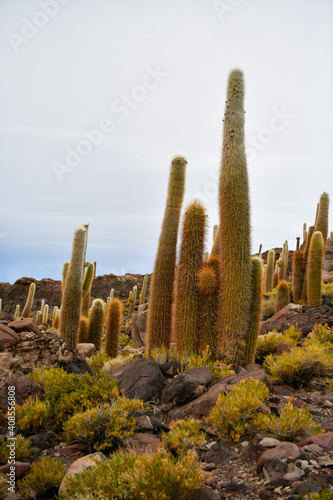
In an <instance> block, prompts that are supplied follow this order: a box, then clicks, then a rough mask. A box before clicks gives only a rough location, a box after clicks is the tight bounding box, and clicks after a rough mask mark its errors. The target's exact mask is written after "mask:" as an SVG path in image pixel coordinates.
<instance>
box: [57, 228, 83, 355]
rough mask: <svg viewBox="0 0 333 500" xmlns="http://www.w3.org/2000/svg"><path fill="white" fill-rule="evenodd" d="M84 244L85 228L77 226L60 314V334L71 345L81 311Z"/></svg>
mask: <svg viewBox="0 0 333 500" xmlns="http://www.w3.org/2000/svg"><path fill="white" fill-rule="evenodd" d="M85 245H86V230H85V228H84V227H83V226H79V227H78V228H77V229H76V230H75V233H74V240H73V248H72V257H71V262H70V266H69V269H68V273H67V277H66V279H65V283H66V284H65V290H64V295H63V299H62V306H61V315H60V336H61V338H62V339H63V340H64V341H65V342H66V343H67V344H69V345H71V346H72V347H75V345H76V341H77V332H78V328H79V320H80V313H81V298H82V275H83V266H84V251H85Z"/></svg>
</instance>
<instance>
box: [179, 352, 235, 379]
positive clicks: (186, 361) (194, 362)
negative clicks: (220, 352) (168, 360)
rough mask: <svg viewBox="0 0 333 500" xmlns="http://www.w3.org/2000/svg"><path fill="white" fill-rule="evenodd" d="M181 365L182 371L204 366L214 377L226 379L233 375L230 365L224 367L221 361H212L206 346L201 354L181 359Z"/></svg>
mask: <svg viewBox="0 0 333 500" xmlns="http://www.w3.org/2000/svg"><path fill="white" fill-rule="evenodd" d="M180 361H181V365H182V367H183V369H185V367H186V370H188V369H189V368H197V367H200V366H206V367H207V368H209V370H210V371H211V373H212V375H214V376H216V377H228V376H229V375H232V374H233V373H235V372H234V371H233V370H232V369H231V365H226V364H225V363H222V361H213V360H212V352H211V350H210V347H209V346H208V345H207V346H206V349H205V350H203V351H202V353H201V354H190V355H185V356H182V357H181V360H180Z"/></svg>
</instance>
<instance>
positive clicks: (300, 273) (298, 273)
mask: <svg viewBox="0 0 333 500" xmlns="http://www.w3.org/2000/svg"><path fill="white" fill-rule="evenodd" d="M304 274H305V254H304V252H303V251H302V250H299V249H298V250H296V252H294V255H293V267H292V279H293V280H292V289H293V298H294V303H295V304H298V303H299V302H300V301H301V300H302V290H303V281H304Z"/></svg>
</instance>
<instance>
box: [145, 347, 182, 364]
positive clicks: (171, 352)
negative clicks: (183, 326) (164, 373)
mask: <svg viewBox="0 0 333 500" xmlns="http://www.w3.org/2000/svg"><path fill="white" fill-rule="evenodd" d="M149 356H150V357H151V359H152V360H153V361H154V362H155V363H156V364H157V365H163V363H166V362H167V361H175V360H176V359H177V355H176V345H175V344H171V346H170V347H169V348H168V347H163V346H161V347H154V349H151V351H150V354H149Z"/></svg>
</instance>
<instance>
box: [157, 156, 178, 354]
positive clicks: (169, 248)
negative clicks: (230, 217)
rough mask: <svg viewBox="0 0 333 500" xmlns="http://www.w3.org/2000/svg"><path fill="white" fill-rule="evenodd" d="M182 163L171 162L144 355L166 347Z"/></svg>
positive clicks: (173, 274)
mask: <svg viewBox="0 0 333 500" xmlns="http://www.w3.org/2000/svg"><path fill="white" fill-rule="evenodd" d="M186 164H187V161H186V160H185V158H183V157H181V156H177V157H176V158H174V159H173V160H172V162H171V170H170V177H169V187H168V195H167V201H166V207H165V212H164V219H163V223H162V229H161V234H160V238H159V242H158V250H157V254H156V260H155V264H154V271H153V275H152V278H151V285H150V300H149V310H148V324H147V353H148V355H149V353H150V351H151V349H153V348H156V347H162V346H164V347H169V345H170V339H171V326H172V317H171V306H172V298H173V286H174V277H175V268H176V251H177V237H178V228H179V219H180V212H181V207H182V203H183V197H184V190H185V172H186Z"/></svg>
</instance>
